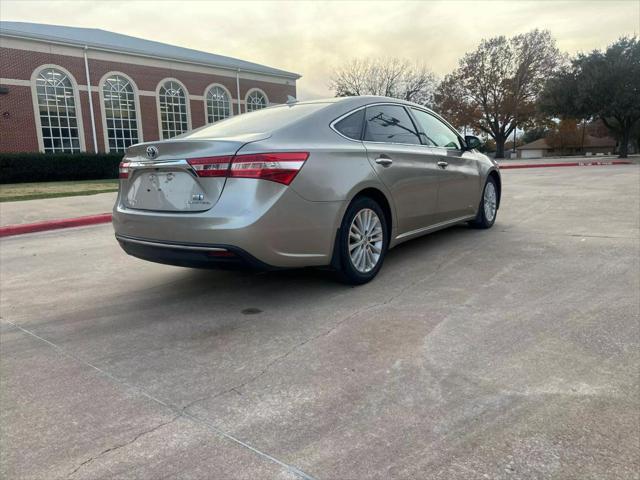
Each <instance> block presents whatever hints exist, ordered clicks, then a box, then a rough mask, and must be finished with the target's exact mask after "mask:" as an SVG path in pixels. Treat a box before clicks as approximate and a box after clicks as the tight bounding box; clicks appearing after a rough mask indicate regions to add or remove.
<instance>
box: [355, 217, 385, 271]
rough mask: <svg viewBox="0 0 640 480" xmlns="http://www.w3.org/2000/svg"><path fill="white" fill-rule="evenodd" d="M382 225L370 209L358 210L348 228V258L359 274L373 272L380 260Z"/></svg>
mask: <svg viewBox="0 0 640 480" xmlns="http://www.w3.org/2000/svg"><path fill="white" fill-rule="evenodd" d="M383 238H384V236H383V232H382V223H381V222H380V218H378V215H377V214H376V212H374V211H373V210H371V209H370V208H363V209H362V210H360V211H359V212H358V213H357V214H356V215H355V217H354V218H353V221H352V222H351V226H350V227H349V242H348V243H349V256H350V258H351V263H352V264H353V266H354V268H355V269H356V270H357V271H359V272H360V273H367V272H370V271H371V270H373V269H374V268H375V267H376V265H377V264H378V262H379V260H380V255H381V254H382V242H383Z"/></svg>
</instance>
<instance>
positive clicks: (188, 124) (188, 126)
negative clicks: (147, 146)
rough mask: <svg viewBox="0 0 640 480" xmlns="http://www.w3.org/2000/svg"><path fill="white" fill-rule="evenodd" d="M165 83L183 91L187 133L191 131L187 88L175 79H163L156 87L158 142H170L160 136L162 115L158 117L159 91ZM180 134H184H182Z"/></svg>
mask: <svg viewBox="0 0 640 480" xmlns="http://www.w3.org/2000/svg"><path fill="white" fill-rule="evenodd" d="M167 82H176V83H177V84H178V85H180V86H181V87H182V91H184V96H185V104H186V107H187V132H188V131H190V130H193V127H192V126H191V97H190V95H189V91H188V90H187V87H185V86H184V83H182V82H181V81H180V80H178V79H177V78H173V77H167V78H163V79H162V80H160V81H159V82H158V85H157V86H156V113H157V118H158V138H159V139H160V140H170V139H168V138H167V139H165V138H164V137H163V135H162V115H160V89H161V88H162V86H163V85H164V84H165V83H167ZM182 133H186V132H182ZM171 138H174V137H171Z"/></svg>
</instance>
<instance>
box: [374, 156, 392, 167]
mask: <svg viewBox="0 0 640 480" xmlns="http://www.w3.org/2000/svg"><path fill="white" fill-rule="evenodd" d="M376 163H377V164H378V165H382V166H383V167H388V166H390V165H391V164H392V163H393V160H391V159H390V158H388V157H378V158H376Z"/></svg>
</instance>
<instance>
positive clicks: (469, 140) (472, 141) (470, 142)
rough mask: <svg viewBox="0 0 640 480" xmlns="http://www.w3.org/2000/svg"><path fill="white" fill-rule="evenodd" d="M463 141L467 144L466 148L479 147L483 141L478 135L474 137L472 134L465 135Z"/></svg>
mask: <svg viewBox="0 0 640 480" xmlns="http://www.w3.org/2000/svg"><path fill="white" fill-rule="evenodd" d="M464 141H465V143H466V144H467V150H473V149H474V148H480V147H481V146H482V144H483V143H484V142H483V141H482V140H480V139H479V138H478V137H474V136H473V135H467V136H466V137H464Z"/></svg>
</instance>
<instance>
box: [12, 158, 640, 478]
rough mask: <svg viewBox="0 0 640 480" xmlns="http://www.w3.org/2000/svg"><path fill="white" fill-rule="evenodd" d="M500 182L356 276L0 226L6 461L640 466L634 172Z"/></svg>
mask: <svg viewBox="0 0 640 480" xmlns="http://www.w3.org/2000/svg"><path fill="white" fill-rule="evenodd" d="M503 182H504V192H503V199H502V205H501V209H500V211H499V213H498V220H497V222H496V225H495V226H494V228H492V229H490V230H485V231H480V230H473V229H470V228H467V227H466V226H459V227H454V228H451V229H448V230H446V231H442V232H438V233H435V234H432V235H430V236H427V237H424V238H422V239H418V240H416V241H413V242H410V243H407V244H404V245H402V246H400V247H398V248H396V249H394V250H392V251H391V252H390V253H389V255H388V257H387V259H386V261H385V265H384V267H383V269H382V271H381V273H380V275H379V276H378V277H377V278H376V279H375V280H374V281H373V282H372V283H370V284H367V285H364V286H361V287H357V288H353V287H347V286H345V285H342V284H339V283H336V282H335V281H334V280H333V279H332V277H331V275H330V274H329V273H328V272H323V271H318V270H303V271H286V272H274V273H249V272H224V271H201V270H188V269H181V268H177V267H169V266H162V265H155V264H151V263H146V262H143V261H140V260H137V259H134V258H131V257H127V256H126V255H125V254H124V253H123V252H122V251H121V250H120V248H119V246H118V245H117V243H116V242H115V240H114V238H113V234H112V229H111V226H110V225H108V224H107V225H102V226H93V227H87V228H80V229H70V230H62V231H52V232H48V233H40V234H32V235H26V236H20V237H11V238H7V239H4V240H3V241H2V247H1V257H0V260H1V282H2V292H1V294H2V295H1V315H2V324H1V330H0V332H1V342H0V347H1V353H0V361H1V363H0V365H1V385H0V395H1V398H0V401H1V406H2V408H1V418H0V422H1V429H2V430H1V436H0V441H1V443H0V452H1V453H0V455H1V463H0V477H2V478H8V479H9V478H10V479H22V478H25V479H53V478H71V479H97V478H123V479H134V478H135V479H138V478H140V479H161V478H216V479H218V478H219V479H235V478H246V479H263V478H278V479H280V478H287V479H288V478H291V479H295V478H307V479H308V478H313V479H341V480H342V479H344V480H350V479H364V478H380V479H387V478H416V479H447V480H450V479H533V478H536V479H538V478H563V479H564V478H572V479H573V478H575V479H589V478H594V479H595V478H598V479H632V478H639V472H640V463H639V456H638V451H639V450H638V449H639V448H640V420H639V419H640V403H639V402H640V401H639V393H640V392H639V390H640V388H639V381H640V380H639V379H640V353H639V352H640V348H639V346H640V325H639V321H640V320H639V318H640V317H639V315H640V297H639V296H640V293H639V292H640V277H639V272H640V260H639V255H640V234H639V231H640V225H639V222H640V168H639V167H638V166H637V165H626V166H606V167H604V166H603V167H571V168H539V169H528V170H509V171H504V173H503Z"/></svg>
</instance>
